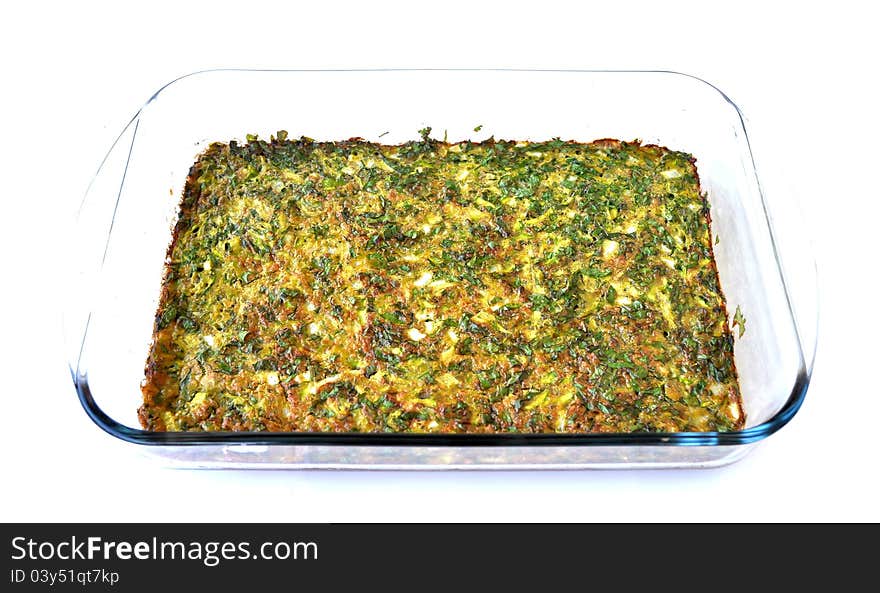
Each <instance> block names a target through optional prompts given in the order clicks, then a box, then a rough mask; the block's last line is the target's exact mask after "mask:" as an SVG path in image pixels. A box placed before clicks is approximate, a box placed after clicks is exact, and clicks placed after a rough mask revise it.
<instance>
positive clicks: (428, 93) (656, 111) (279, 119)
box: [65, 70, 817, 469]
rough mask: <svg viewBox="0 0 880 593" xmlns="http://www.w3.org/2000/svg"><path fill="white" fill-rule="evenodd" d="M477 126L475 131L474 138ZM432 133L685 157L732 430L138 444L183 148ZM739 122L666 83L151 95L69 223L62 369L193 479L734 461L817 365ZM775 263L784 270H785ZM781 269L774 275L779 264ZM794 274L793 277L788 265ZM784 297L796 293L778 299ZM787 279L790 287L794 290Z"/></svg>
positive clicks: (584, 75) (790, 412)
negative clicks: (301, 470)
mask: <svg viewBox="0 0 880 593" xmlns="http://www.w3.org/2000/svg"><path fill="white" fill-rule="evenodd" d="M479 125H481V126H482V127H481V128H479V131H475V128H476V127H477V126H479ZM425 126H431V127H432V128H433V130H434V135H435V136H436V137H442V136H441V135H443V136H445V137H446V138H447V139H448V140H450V141H457V140H462V139H472V140H481V139H485V138H488V137H490V136H494V137H495V138H498V139H517V140H519V139H523V140H548V139H551V138H554V137H560V138H562V139H564V140H568V139H571V140H577V141H590V140H594V139H599V138H617V139H621V140H633V139H640V140H641V141H643V142H644V143H650V144H659V145H662V146H666V147H668V148H670V149H673V150H682V151H685V152H689V153H691V154H693V155H694V156H695V157H696V159H697V169H698V173H699V175H700V180H701V183H702V187H703V190H704V191H705V192H707V194H708V198H709V202H710V205H711V218H712V230H713V235H717V236H718V237H719V242H718V244H717V245H715V255H716V260H717V265H718V271H719V276H720V280H721V286H722V289H723V291H724V293H725V296H726V299H727V306H728V312H729V313H732V312H733V311H734V310H735V309H736V308H737V307H739V308H740V309H741V311H742V312H743V314H744V316H745V318H746V331H745V334H744V335H742V336H741V337H740V336H739V335H738V332H735V335H736V339H735V346H734V356H735V360H736V365H737V369H738V372H739V377H740V384H741V390H742V395H743V405H744V408H745V411H746V414H747V421H746V427H745V428H744V429H743V430H740V431H735V432H700V433H696V432H681V433H625V434H624V433H615V434H496V435H473V434H461V435H437V434H402V433H398V434H395V433H366V434H365V433H347V434H339V433H269V432H250V433H241V432H239V433H233V432H208V433H205V432H179V433H159V432H148V431H144V430H142V429H140V428H139V423H138V420H137V408H138V406H139V405H140V403H141V392H140V385H141V382H142V380H143V376H144V362H145V360H146V355H147V351H148V347H149V344H150V338H151V334H152V329H153V320H154V316H155V312H156V307H157V304H158V298H159V289H160V286H161V279H162V273H163V265H164V259H165V254H166V250H167V247H168V244H169V241H170V239H171V232H172V229H173V226H174V222H175V218H176V215H177V209H178V205H179V200H180V196H181V192H182V189H183V184H184V181H185V179H186V176H187V173H188V171H189V168H190V166H191V165H192V163H193V162H194V160H195V158H196V156H197V155H198V153H199V152H201V151H202V150H204V148H206V147H207V145H208V144H210V143H211V142H214V141H228V140H231V139H238V140H240V141H244V138H245V136H246V135H247V134H258V135H259V136H261V137H263V138H268V137H269V136H270V135H272V134H274V133H275V132H277V131H278V130H282V129H283V130H287V132H288V133H289V135H290V136H291V137H298V136H301V135H303V136H309V137H311V138H314V139H316V140H343V139H347V138H351V137H355V136H359V137H362V138H364V139H366V140H370V141H381V142H384V143H399V142H405V141H407V140H411V139H415V138H417V137H418V130H420V129H421V128H424V127H425ZM788 220H789V219H788V218H787V214H786V212H785V211H784V210H783V209H782V207H781V206H780V205H779V204H778V203H774V202H771V201H770V200H768V199H767V198H766V197H765V196H764V195H762V191H761V186H760V184H759V181H758V176H757V172H756V170H755V164H754V160H753V157H752V153H751V149H750V147H749V142H748V138H747V136H746V131H745V127H744V123H743V119H742V117H741V114H740V112H739V110H738V109H737V107H736V106H735V105H734V104H733V103H732V102H731V101H730V100H729V99H728V98H727V97H726V96H725V95H724V94H723V93H721V92H720V91H719V90H718V89H716V88H715V87H713V86H711V85H710V84H708V83H706V82H704V81H702V80H700V79H697V78H694V77H691V76H687V75H682V74H676V73H671V72H607V71H522V70H372V71H253V70H245V71H243V70H219V71H208V72H200V73H196V74H191V75H188V76H184V77H182V78H179V79H177V80H175V81H174V82H172V83H170V84H168V85H166V86H164V87H163V88H162V89H160V90H159V91H158V92H157V93H156V94H154V95H153V96H152V97H151V98H150V100H149V101H148V102H147V103H146V105H144V107H143V108H142V109H141V110H140V111H138V113H137V114H136V115H135V117H134V118H133V119H132V121H131V122H130V123H129V125H128V126H127V127H126V128H125V130H124V131H123V133H122V134H121V136H120V137H119V139H118V140H117V141H116V143H115V144H114V145H113V147H112V148H111V150H110V152H109V154H108V155H107V157H106V158H105V160H104V162H103V163H102V165H101V167H100V169H99V171H98V173H97V175H96V177H95V179H94V180H93V182H92V184H91V185H90V187H89V189H88V192H87V195H86V197H85V199H84V200H83V203H82V206H81V209H80V212H79V215H78V220H77V223H76V225H75V230H74V234H75V238H74V242H73V252H74V253H73V257H74V259H73V262H72V264H73V265H72V268H73V269H74V274H75V278H74V279H73V286H74V287H75V290H73V291H72V292H73V294H72V295H70V297H71V298H70V304H69V305H68V308H67V311H66V312H65V336H66V340H67V347H68V351H69V365H70V369H71V373H72V377H73V382H74V385H75V387H76V391H77V393H78V394H79V398H80V400H81V402H82V404H83V407H84V408H85V411H86V412H87V413H88V415H89V416H90V417H91V418H92V419H93V420H94V421H95V423H97V424H98V426H100V427H101V428H103V429H104V430H106V431H107V432H109V433H110V434H112V435H114V436H116V437H118V438H120V439H123V440H125V441H129V442H131V443H137V444H139V445H144V447H143V449H144V450H145V451H147V452H148V453H151V454H155V455H158V456H160V457H163V458H165V459H166V460H168V461H170V462H172V463H177V464H182V465H185V466H194V467H334V468H341V467H356V468H413V469H424V468H435V469H436V468H488V467H498V468H512V467H516V468H529V467H544V468H581V467H595V468H620V467H709V466H716V465H721V464H725V463H729V462H732V461H734V460H737V459H739V458H741V457H742V456H743V455H744V454H745V453H746V452H748V451H749V450H750V449H751V447H753V446H754V445H755V444H756V443H757V442H758V441H760V440H761V439H763V438H765V437H767V436H768V435H770V434H772V433H773V432H775V431H776V430H778V429H779V428H781V427H782V426H783V425H785V424H786V423H787V422H788V421H789V420H790V419H791V418H792V417H793V416H794V414H795V413H796V412H797V410H798V408H799V407H800V405H801V402H802V401H803V398H804V396H805V393H806V390H807V386H808V384H809V378H810V373H811V369H812V359H813V354H814V352H815V324H816V317H817V312H816V307H815V294H804V293H810V291H811V290H812V291H813V292H815V286H814V285H812V286H811V283H810V281H809V279H807V281H806V282H805V281H804V275H803V273H802V272H801V271H802V270H806V271H807V274H809V272H810V271H811V270H812V268H811V266H812V261H811V259H810V257H809V256H808V255H807V253H808V251H806V250H804V249H803V248H802V247H801V246H800V245H796V246H794V247H792V246H791V245H790V244H786V242H785V241H781V240H780V239H781V238H784V237H785V230H786V229H787V228H788V223H787V221H788ZM783 260H784V261H783ZM783 264H784V265H783ZM793 271H794V272H793ZM794 286H797V287H798V288H797V290H793V289H792V287H794ZM802 286H805V287H806V288H803V289H802V288H801V287H802Z"/></svg>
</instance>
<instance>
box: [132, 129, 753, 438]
mask: <svg viewBox="0 0 880 593" xmlns="http://www.w3.org/2000/svg"><path fill="white" fill-rule="evenodd" d="M429 133H430V129H425V130H423V131H422V139H421V140H419V141H413V142H409V143H406V144H402V145H395V146H391V145H382V144H377V143H370V142H366V141H362V140H359V139H352V140H348V141H341V142H315V141H312V140H310V139H308V138H302V139H299V140H289V139H288V138H287V134H286V133H284V132H279V133H278V134H277V137H273V138H272V139H271V140H270V141H264V140H260V139H258V138H255V137H248V142H247V143H245V144H238V143H236V142H229V143H228V144H220V143H217V144H212V145H211V146H210V147H209V148H208V149H207V150H206V151H205V152H204V153H202V154H201V155H200V156H199V157H198V159H197V161H196V163H195V164H194V165H193V167H192V169H191V171H190V175H189V177H188V179H187V182H186V186H185V189H184V194H183V199H182V202H181V207H180V215H179V217H178V220H177V223H176V226H175V229H174V233H173V238H172V242H171V245H170V247H169V249H168V255H167V263H166V275H165V278H164V280H163V285H162V292H161V297H160V301H159V308H158V312H157V315H156V322H155V330H154V336H153V342H152V344H151V347H150V352H149V355H148V360H147V364H146V378H145V381H144V384H143V386H142V391H143V396H144V403H143V406H142V407H141V408H140V410H139V418H140V421H141V424H142V426H143V427H144V428H146V429H148V430H153V431H209V430H223V431H239V430H248V431H297V432H298V431H304V432H315V431H341V432H378V431H386V432H388V431H390V432H445V433H458V432H566V433H584V432H634V431H662V432H689V431H727V430H736V429H740V428H742V427H743V426H744V420H745V413H744V411H743V409H742V405H741V397H740V393H739V387H738V382H737V374H736V368H735V365H734V356H733V336H732V334H731V331H730V329H729V327H728V323H727V313H726V309H725V303H724V299H723V295H722V292H721V288H720V285H719V281H718V274H717V270H716V268H715V263H714V259H713V253H712V244H713V237H712V234H711V229H710V220H709V206H708V203H707V198H706V196H705V195H704V194H702V193H701V190H700V184H699V179H698V176H697V171H696V167H695V162H694V159H693V158H692V157H691V156H690V155H688V154H686V153H682V152H675V151H671V150H668V149H665V148H662V147H657V146H642V145H640V144H639V143H638V142H632V143H627V142H620V141H617V140H599V141H595V142H593V143H590V144H581V143H576V142H567V141H562V140H551V141H546V142H515V141H500V140H499V141H495V140H488V141H483V142H479V143H472V142H460V143H455V144H450V143H446V142H441V141H438V140H433V139H431V138H430V137H429Z"/></svg>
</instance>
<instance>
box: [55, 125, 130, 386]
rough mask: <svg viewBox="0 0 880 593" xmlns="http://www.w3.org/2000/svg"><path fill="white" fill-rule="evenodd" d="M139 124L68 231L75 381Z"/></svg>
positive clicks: (113, 150)
mask: <svg viewBox="0 0 880 593" xmlns="http://www.w3.org/2000/svg"><path fill="white" fill-rule="evenodd" d="M138 115H139V114H138ZM137 122H138V116H135V117H134V118H133V119H132V120H131V121H130V122H129V124H128V125H127V126H126V127H125V129H124V130H123V131H122V133H121V134H120V135H119V137H118V138H117V139H116V141H115V142H114V143H113V145H112V146H111V147H110V150H109V151H108V152H107V156H105V157H104V160H103V161H102V162H101V165H100V166H99V167H98V170H97V171H96V172H95V176H94V178H92V181H91V182H90V183H89V187H88V188H87V189H86V192H85V195H84V196H83V199H82V202H81V203H80V206H79V209H78V210H77V212H76V215H75V221H74V224H72V225H70V227H69V228H70V237H69V240H68V241H67V245H70V246H71V249H70V251H69V252H68V253H67V255H66V258H67V266H65V269H66V273H67V286H68V287H70V293H71V294H69V295H68V298H67V303H68V305H67V306H66V308H65V309H64V311H63V314H62V331H63V333H64V348H65V354H66V356H67V361H68V365H69V367H70V372H71V374H72V375H73V379H74V381H76V379H77V368H78V366H79V358H80V354H81V350H82V344H83V340H84V337H85V333H86V330H87V328H88V324H89V319H90V317H91V311H92V307H93V306H94V303H95V291H96V290H97V287H98V286H99V282H98V278H99V276H100V271H101V267H102V264H103V260H104V255H105V251H106V249H107V241H108V237H109V236H110V229H111V228H112V226H113V220H114V218H115V215H116V205H117V201H118V199H119V192H120V190H121V187H122V183H123V182H124V180H125V171H126V168H127V166H128V157H129V154H130V151H131V146H132V142H133V140H134V136H135V132H136V130H137Z"/></svg>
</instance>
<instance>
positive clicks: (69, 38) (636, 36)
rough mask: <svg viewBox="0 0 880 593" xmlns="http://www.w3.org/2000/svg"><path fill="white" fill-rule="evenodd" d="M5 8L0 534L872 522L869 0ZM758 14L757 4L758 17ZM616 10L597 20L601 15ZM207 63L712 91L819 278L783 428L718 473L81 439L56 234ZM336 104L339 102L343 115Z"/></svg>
mask: <svg viewBox="0 0 880 593" xmlns="http://www.w3.org/2000/svg"><path fill="white" fill-rule="evenodd" d="M435 4H437V5H441V4H442V8H439V9H430V10H429V9H420V8H417V7H416V5H415V3H414V2H401V3H380V2H361V3H358V4H357V5H354V4H339V3H334V2H327V1H322V2H308V3H306V4H304V5H302V6H295V5H293V4H292V3H286V2H285V3H278V5H275V6H273V5H269V4H266V3H262V2H255V1H247V2H245V1H241V0H239V1H237V2H202V3H192V4H190V3H184V2H173V3H165V2H157V1H151V2H139V3H121V2H119V3H106V4H97V3H94V2H72V3H65V4H60V3H59V4H48V5H46V4H43V3H38V2H31V3H24V2H21V3H12V4H10V5H7V6H6V7H5V8H4V10H3V14H2V17H0V63H2V72H0V122H2V127H0V132H2V137H0V153H2V154H0V192H2V194H0V200H2V202H0V204H2V210H0V212H2V214H0V221H2V223H0V224H2V235H0V242H2V246H3V249H2V251H0V253H2V255H0V257H2V264H3V265H2V268H0V278H2V281H0V282H2V289H0V305H2V306H0V311H2V312H3V313H2V314H3V316H4V319H3V325H2V326H0V327H2V330H0V331H2V339H0V365H2V369H0V371H2V374H0V377H2V387H0V397H2V405H0V426H2V428H0V439H2V449H0V450H2V456H3V457H2V468H3V478H2V483H3V485H2V487H0V520H4V521H18V520H22V521H24V520H36V521H43V520H45V521H52V520H61V521H74V520H83V521H86V520H89V521H117V520H143V521H154V520H171V521H176V520H198V521H212V520H241V521H362V520H378V521H409V520H438V521H447V520H488V521H509V520H530V521H532V520H534V521H572V520H578V521H630V520H635V521H644V520H671V521H692V520H693V521H705V520H710V521H711V520H734V521H741V520H758V521H765V520H785V521H789V520H793V521H811V520H820V521H825V520H854V521H868V520H870V521H877V520H880V504H878V501H880V492H878V484H880V477H878V474H880V461H878V454H880V446H878V443H880V422H878V419H880V382H878V379H877V372H878V370H880V364H878V354H880V349H878V347H877V344H878V336H880V323H878V319H880V315H878V311H880V305H878V282H877V280H876V278H877V275H878V271H880V266H878V263H877V257H876V255H877V251H878V249H877V237H878V215H880V207H878V199H880V195H878V193H880V192H878V187H880V151H878V143H877V140H878V132H880V126H878V117H877V105H878V104H880V93H878V90H877V82H878V74H877V61H878V60H877V57H878V55H880V48H878V42H877V41H876V40H877V31H876V26H877V23H878V18H877V14H875V13H874V11H873V9H872V8H870V7H869V3H849V2H840V1H838V2H833V3H822V4H815V5H814V4H809V3H797V4H794V3H792V4H783V3H774V4H773V6H763V5H762V4H765V3H753V2H743V1H738V2H723V3H709V2H694V3H677V2H671V1H666V2H650V3H632V2H621V3H614V2H608V1H607V0H606V1H604V2H602V3H599V4H596V5H590V4H588V3H571V4H562V3H558V2H551V1H547V0H542V1H541V2H534V1H530V2H527V3H522V4H519V3H503V4H502V3H478V2H476V1H471V2H449V1H447V2H443V3H435ZM766 4H770V3H766ZM611 5H615V8H611ZM213 67H263V68H333V67H335V68H340V67H344V68H356V67H523V68H542V67H543V68H617V69H670V70H677V71H681V72H687V73H690V74H694V75H696V76H699V77H701V78H704V79H706V80H708V81H710V82H712V83H714V84H715V85H717V86H718V87H720V88H721V89H722V90H724V91H725V92H726V93H727V94H728V95H729V96H730V97H731V98H732V99H733V100H734V101H735V102H736V103H737V104H738V105H739V106H740V107H741V109H742V110H743V112H744V113H745V114H746V116H747V122H746V125H747V128H748V130H749V132H750V135H751V140H752V146H753V149H754V151H755V153H756V154H757V156H758V158H759V163H761V165H762V167H763V169H762V171H761V172H762V173H764V172H766V174H767V176H768V177H771V178H774V179H777V180H778V179H783V180H785V181H783V182H778V181H777V183H779V184H780V185H784V186H785V187H786V188H788V189H790V190H791V191H792V193H793V194H794V195H795V196H796V198H797V199H798V200H799V202H800V205H801V207H802V209H803V211H804V217H805V219H806V221H807V223H806V228H807V229H808V231H809V234H810V236H811V237H812V239H813V241H814V246H813V249H814V251H815V253H816V259H817V260H818V264H819V273H820V282H821V322H820V335H819V343H820V345H819V353H818V358H817V363H816V368H815V373H814V376H813V383H812V386H811V387H810V390H809V393H808V395H807V399H806V402H805V404H804V406H803V408H802V409H801V411H800V412H799V413H798V415H797V416H796V417H795V418H794V420H793V421H792V422H791V423H790V424H789V425H788V426H786V427H784V428H783V429H782V430H781V431H780V432H779V433H777V434H775V435H773V436H771V437H770V438H768V439H766V440H765V441H764V442H763V443H762V444H761V445H760V446H759V447H758V448H757V449H756V450H755V451H753V452H752V453H751V454H750V455H749V456H748V457H746V458H745V459H744V460H742V461H740V462H738V463H736V464H734V465H731V466H728V467H725V468H721V469H716V470H700V471H622V472H597V471H573V472H476V473H462V472H439V473H415V472H404V473H391V472H375V473H370V472H330V471H281V472H275V471H259V472H254V471H252V472H245V471H186V470H170V469H165V468H163V467H161V466H160V465H158V464H157V463H156V462H154V461H151V460H149V459H146V458H144V457H141V456H140V455H139V453H138V451H137V448H136V447H134V446H131V445H126V444H124V443H122V442H121V441H117V440H115V439H114V438H113V437H110V436H108V435H106V434H104V433H103V432H101V431H100V430H99V429H98V428H97V427H96V426H94V425H93V424H92V423H91V421H90V420H89V419H88V418H87V417H86V415H85V413H84V412H83V411H82V409H81V408H80V405H79V403H78V401H77V399H76V396H75V393H74V391H73V388H72V385H71V381H70V375H69V372H68V369H67V366H66V365H67V363H66V360H65V359H64V356H63V354H62V348H61V338H60V322H59V315H60V314H59V311H60V309H61V308H62V306H63V304H64V302H65V299H66V298H67V295H68V294H69V293H70V292H71V291H74V290H76V287H75V286H65V285H63V284H61V283H59V280H58V279H59V269H58V267H59V266H60V265H61V264H62V262H63V258H62V257H60V255H61V253H63V252H64V250H65V245H64V239H63V235H62V230H63V229H64V228H65V227H66V226H67V225H69V224H70V220H71V217H72V213H73V212H74V210H75V208H76V206H77V205H78V203H79V201H80V199H81V197H82V195H83V193H84V191H85V188H86V186H87V185H88V182H89V180H90V178H91V176H92V175H93V174H94V171H95V169H96V168H97V165H98V164H99V162H100V161H101V159H102V158H103V156H104V154H105V152H106V150H107V149H108V148H109V146H110V144H111V142H112V141H113V140H114V138H115V137H116V135H117V134H118V133H119V131H120V130H121V129H122V127H123V126H124V125H125V123H127V121H128V120H129V119H130V117H131V116H132V115H133V114H134V112H135V111H136V110H137V109H138V107H139V106H140V105H141V104H142V103H143V102H144V101H145V100H146V99H147V98H148V97H149V96H150V95H151V94H152V93H153V92H154V91H155V90H156V89H158V88H159V87H160V86H161V85H162V84H164V83H165V82H167V81H169V80H171V79H173V78H176V77H177V76H179V75H181V74H185V73H188V72H191V71H195V70H201V69H205V68H213ZM353 100H356V97H353Z"/></svg>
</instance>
